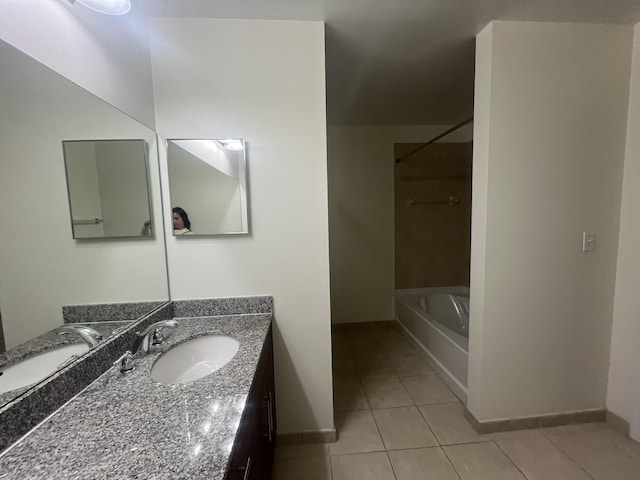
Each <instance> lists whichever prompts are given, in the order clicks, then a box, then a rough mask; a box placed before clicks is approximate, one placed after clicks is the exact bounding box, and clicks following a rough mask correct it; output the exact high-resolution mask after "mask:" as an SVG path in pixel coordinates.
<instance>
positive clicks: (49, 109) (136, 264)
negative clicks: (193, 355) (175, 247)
mask: <svg viewBox="0 0 640 480" xmlns="http://www.w3.org/2000/svg"><path fill="white" fill-rule="evenodd" d="M0 64H1V65H2V68H0V99H1V105H2V106H1V108H0V203H1V204H2V205H3V207H2V208H1V209H0V225H2V228H3V235H2V241H1V242H0V312H1V317H0V331H2V332H3V334H4V335H2V334H0V337H3V340H4V343H5V347H6V352H4V353H2V352H1V351H0V371H6V369H8V367H9V366H11V365H17V364H18V363H19V362H22V361H23V360H25V359H27V358H30V357H32V356H33V355H34V354H36V353H41V352H45V351H50V350H58V349H61V350H64V351H65V352H66V353H69V352H71V353H70V355H69V358H71V357H72V355H76V354H77V353H73V349H70V350H69V351H67V350H68V349H66V348H62V347H59V346H60V345H61V344H62V345H65V344H75V345H80V346H81V347H82V345H83V344H86V345H87V347H86V348H90V346H89V344H88V343H87V342H86V341H85V340H84V339H83V338H82V336H81V335H78V334H73V333H72V334H69V333H66V334H64V335H59V329H60V327H61V326H62V325H63V324H71V323H72V324H74V325H77V324H87V325H88V326H90V327H91V328H92V329H94V330H96V331H98V332H99V333H100V335H101V336H102V337H103V342H104V341H106V340H107V339H108V337H109V335H111V334H112V333H113V332H114V331H119V330H120V329H121V328H122V327H123V326H124V325H125V323H123V322H125V321H132V320H135V319H137V318H139V317H140V315H141V314H142V313H145V312H147V311H149V310H150V309H151V308H153V307H149V305H158V302H164V301H167V300H168V297H169V294H168V286H167V277H166V266H165V255H164V235H162V233H161V230H159V231H158V232H154V235H153V236H150V237H147V238H146V239H144V241H139V240H137V239H131V238H119V239H112V240H110V241H109V242H102V241H100V242H97V241H86V242H78V241H74V240H73V239H72V238H71V236H70V235H69V198H68V194H67V181H66V173H65V167H64V158H63V149H62V148H61V146H62V141H63V140H68V139H79V140H90V141H91V142H94V141H95V139H114V138H116V139H123V140H134V142H135V145H136V148H137V149H142V148H143V146H144V145H147V146H148V153H149V161H148V162H147V167H148V172H147V173H145V176H146V175H147V174H148V179H149V195H150V198H151V202H152V205H160V180H159V171H158V160H157V159H158V151H157V149H158V147H157V139H156V135H155V132H154V131H153V130H151V129H149V128H147V127H146V126H144V125H142V124H140V123H139V122H137V121H135V120H133V119H132V118H130V117H128V116H127V115H125V114H124V113H122V112H121V111H119V110H117V109H116V108H114V107H112V106H111V105H109V104H107V103H105V102H104V101H102V100H100V99H99V98H97V97H95V96H94V95H92V94H90V93H89V92H87V91H86V90H84V89H82V88H80V87H79V86H77V85H75V84H74V83H72V82H70V81H69V80H67V79H66V78H64V77H62V76H61V75H59V74H57V73H56V72H54V71H52V70H50V69H48V68H47V67H45V66H44V65H42V64H41V63H39V62H37V61H35V60H34V59H33V58H31V57H29V56H27V55H25V54H24V53H22V52H21V51H19V50H17V49H15V48H14V47H12V46H11V45H9V44H7V43H5V42H2V41H0ZM91 142H89V143H88V144H87V145H85V146H89V145H90V143H91ZM120 180H121V181H120V182H119V183H118V184H117V185H115V191H116V193H118V192H120V191H123V190H121V189H123V188H124V185H125V184H126V183H127V182H128V181H129V178H128V175H127V176H125V177H123V178H121V179H120ZM136 185H141V186H140V190H141V192H142V197H144V199H145V202H146V210H145V212H146V213H145V214H141V216H140V218H139V219H138V218H137V219H136V223H137V225H136V232H135V234H136V235H139V234H140V231H141V228H142V227H143V224H144V223H145V221H146V220H149V228H154V227H155V226H156V225H158V226H159V229H161V228H162V216H161V212H160V208H156V209H151V216H149V215H150V214H149V203H148V201H147V200H146V199H147V191H146V186H144V184H136ZM112 187H114V185H112ZM74 208H75V205H74ZM102 214H103V215H105V216H106V213H105V212H104V211H103V212H102ZM105 227H106V225H105ZM147 302H153V303H151V304H148V303H147ZM87 305H89V306H90V307H87ZM132 305H133V306H135V308H134V307H131V306H132ZM70 306H74V308H75V310H73V309H72V310H69V307H70ZM116 306H117V308H116ZM63 307H64V308H63ZM138 308H140V309H138ZM74 312H75V313H74ZM141 312H142V313H141ZM112 314H113V315H112ZM113 322H115V323H113ZM82 348H84V347H82ZM92 351H93V349H91V350H89V351H88V352H89V353H86V354H84V355H83V357H82V358H86V356H87V355H90V354H91V352H92ZM58 353H60V354H61V355H62V356H64V355H63V353H62V352H58ZM47 358H49V357H47ZM51 358H52V360H50V361H47V362H49V363H50V364H52V365H53V366H54V367H56V368H57V367H58V366H59V365H61V364H63V363H64V362H65V361H66V360H62V361H61V362H60V363H59V364H58V363H55V362H57V361H58V359H59V357H57V356H56V357H55V358H54V357H51ZM82 358H81V359H78V360H75V361H83V360H82ZM71 361H72V362H73V361H74V360H73V359H71ZM47 362H45V363H47ZM40 363H42V362H40ZM23 366H24V365H22V366H21V367H20V368H22V367H23ZM47 374H48V373H47V372H44V375H47ZM0 377H2V376H1V375H0ZM25 389H26V390H27V391H26V394H28V393H29V391H30V390H29V387H28V386H26V387H24V386H22V387H20V388H17V389H11V391H10V392H8V393H6V394H2V395H1V396H0V409H2V408H3V406H5V405H4V404H5V402H8V401H10V400H11V399H12V398H13V399H15V398H16V396H19V395H22V394H25ZM32 390H33V389H31V391H32ZM41 407H42V406H41Z"/></svg>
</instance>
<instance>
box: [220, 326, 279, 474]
mask: <svg viewBox="0 0 640 480" xmlns="http://www.w3.org/2000/svg"><path fill="white" fill-rule="evenodd" d="M275 402H276V397H275V390H274V380H273V344H272V335H271V327H269V332H268V333H267V336H266V338H265V342H264V345H263V347H262V353H261V355H260V360H259V362H258V368H257V369H256V374H255V376H254V377H253V383H252V384H251V389H250V390H249V396H248V397H247V402H246V404H245V408H244V412H243V414H242V419H241V421H240V426H239V427H238V433H237V434H236V439H235V442H234V444H233V450H232V452H231V462H230V463H229V471H228V472H227V477H226V480H268V479H270V478H271V469H272V466H273V454H274V450H275V445H276V409H275V405H276V404H275Z"/></svg>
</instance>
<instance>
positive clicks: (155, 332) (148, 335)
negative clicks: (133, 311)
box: [131, 320, 178, 355]
mask: <svg viewBox="0 0 640 480" xmlns="http://www.w3.org/2000/svg"><path fill="white" fill-rule="evenodd" d="M177 326H178V322H176V321H175V320H161V321H159V322H156V323H154V324H152V325H149V326H148V327H147V328H145V329H144V331H143V332H142V333H138V337H137V338H136V341H135V342H134V343H133V347H131V353H132V354H133V355H136V354H137V353H138V352H139V351H140V350H142V351H143V352H144V353H147V352H148V351H149V346H151V345H162V344H163V343H164V335H163V334H162V329H163V328H164V327H171V328H173V327H177Z"/></svg>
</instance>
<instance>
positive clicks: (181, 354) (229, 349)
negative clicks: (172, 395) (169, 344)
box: [151, 335, 240, 384]
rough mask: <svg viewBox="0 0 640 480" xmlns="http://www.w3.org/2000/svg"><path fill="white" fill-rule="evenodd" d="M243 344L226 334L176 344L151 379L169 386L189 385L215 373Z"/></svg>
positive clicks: (160, 361) (152, 373)
mask: <svg viewBox="0 0 640 480" xmlns="http://www.w3.org/2000/svg"><path fill="white" fill-rule="evenodd" d="M239 347H240V343H238V341H237V340H236V339H235V338H231V337H227V336H224V335H206V336H203V337H197V338H194V339H193V340H189V341H187V342H184V343H181V344H180V345H176V346H175V347H173V348H172V349H171V350H169V351H168V352H166V353H165V354H164V355H162V356H161V357H160V358H158V360H157V361H156V363H155V364H154V365H153V368H152V369H151V378H152V379H153V380H155V381H156V382H160V383H165V384H174V383H187V382H191V381H193V380H197V379H198V378H202V377H205V376H207V375H210V374H212V373H213V372H215V371H216V370H219V369H221V368H222V367H224V366H225V365H226V364H227V363H228V362H229V360H231V359H232V358H233V357H234V355H235V354H236V352H237V351H238V348H239Z"/></svg>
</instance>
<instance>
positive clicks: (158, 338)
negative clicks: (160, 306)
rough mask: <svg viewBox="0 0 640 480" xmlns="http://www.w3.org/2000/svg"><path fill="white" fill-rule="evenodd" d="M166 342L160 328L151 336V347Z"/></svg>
mask: <svg viewBox="0 0 640 480" xmlns="http://www.w3.org/2000/svg"><path fill="white" fill-rule="evenodd" d="M164 341H165V337H164V335H163V333H162V329H161V328H158V329H157V330H155V331H154V332H153V335H151V345H154V346H157V345H162V344H163V343H164Z"/></svg>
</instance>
